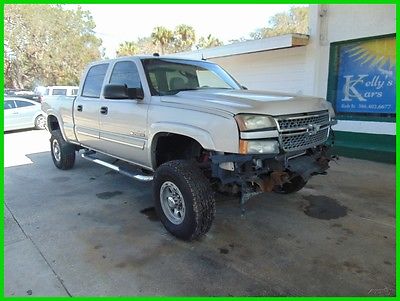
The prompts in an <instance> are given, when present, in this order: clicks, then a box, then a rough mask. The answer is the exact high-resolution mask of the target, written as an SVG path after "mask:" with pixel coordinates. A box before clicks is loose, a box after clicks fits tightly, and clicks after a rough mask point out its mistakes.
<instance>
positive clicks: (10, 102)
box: [4, 100, 15, 110]
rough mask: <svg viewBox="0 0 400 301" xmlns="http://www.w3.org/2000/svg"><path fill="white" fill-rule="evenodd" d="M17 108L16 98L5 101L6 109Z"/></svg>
mask: <svg viewBox="0 0 400 301" xmlns="http://www.w3.org/2000/svg"><path fill="white" fill-rule="evenodd" d="M9 109H15V103H14V100H6V101H5V102H4V110H9Z"/></svg>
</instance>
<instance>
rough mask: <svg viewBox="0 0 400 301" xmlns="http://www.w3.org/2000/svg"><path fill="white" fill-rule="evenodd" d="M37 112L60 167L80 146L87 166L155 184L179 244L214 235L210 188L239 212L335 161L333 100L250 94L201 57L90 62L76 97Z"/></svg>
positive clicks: (292, 188)
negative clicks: (234, 202)
mask: <svg viewBox="0 0 400 301" xmlns="http://www.w3.org/2000/svg"><path fill="white" fill-rule="evenodd" d="M42 109H43V111H44V112H45V113H46V114H47V116H48V119H47V125H48V130H49V131H50V133H51V139H50V144H51V155H52V159H53V162H54V164H55V165H56V167H58V168H60V169H70V168H72V167H73V165H74V162H75V154H76V152H79V151H80V150H81V149H83V150H84V151H83V152H82V154H81V156H82V157H83V158H85V159H87V160H90V161H93V162H94V163H98V164H101V165H103V166H105V167H108V168H111V169H114V170H116V171H118V172H120V173H122V174H125V175H127V176H130V177H132V178H135V179H137V180H140V181H149V182H150V181H152V184H153V191H154V202H155V208H156V211H157V213H158V215H159V217H160V220H161V222H162V223H163V224H164V226H165V227H166V229H167V230H168V231H169V232H171V233H172V234H173V235H175V236H176V237H178V238H181V239H184V240H193V239H196V238H198V237H200V236H201V235H203V234H205V233H206V232H207V231H208V230H209V229H210V227H211V224H212V221H213V219H214V215H215V198H214V191H215V190H219V191H225V192H229V193H236V194H238V195H240V197H239V199H240V200H239V203H240V205H241V208H242V209H243V208H244V203H245V202H246V201H247V200H248V199H249V197H251V196H252V195H254V194H255V193H260V192H276V193H293V192H296V191H298V190H300V189H301V188H303V187H304V185H306V183H307V180H308V179H309V178H310V177H311V176H313V175H317V174H324V173H326V170H327V169H328V168H329V165H328V164H329V161H330V160H331V158H332V156H331V155H330V154H329V151H328V150H329V146H328V144H329V143H328V140H329V141H330V137H331V136H332V135H331V133H332V131H331V125H332V124H334V123H335V115H334V111H333V109H332V106H331V105H330V103H328V102H327V101H325V100H324V99H320V98H314V97H306V96H298V95H297V96H296V95H289V94H282V93H270V92H260V91H249V90H247V89H246V88H245V87H243V86H241V85H240V84H239V83H238V82H237V81H236V80H235V79H234V78H232V76H230V75H229V74H228V73H227V72H226V71H224V70H223V69H222V68H221V67H219V66H218V65H216V64H214V63H211V62H207V61H204V60H199V61H198V60H187V59H177V58H168V57H160V56H158V55H154V56H133V57H125V58H118V59H113V60H106V61H100V62H95V63H93V64H91V65H90V66H88V68H87V69H86V71H85V73H84V75H83V78H82V80H81V85H80V87H79V92H78V96H76V97H53V98H52V97H49V98H46V99H45V101H44V102H43V104H42ZM98 153H99V154H102V155H101V156H100V157H105V156H104V155H106V156H110V157H112V158H115V159H119V160H117V161H120V162H122V163H124V164H125V167H124V166H121V165H118V164H117V163H110V162H108V161H110V160H108V161H107V160H106V159H101V158H99V156H98V155H96V154H98ZM132 166H135V167H136V169H133V168H130V167H132Z"/></svg>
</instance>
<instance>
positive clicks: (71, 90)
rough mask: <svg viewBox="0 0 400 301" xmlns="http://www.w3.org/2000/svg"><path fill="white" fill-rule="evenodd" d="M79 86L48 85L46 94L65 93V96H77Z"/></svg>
mask: <svg viewBox="0 0 400 301" xmlns="http://www.w3.org/2000/svg"><path fill="white" fill-rule="evenodd" d="M78 89H79V87H77V86H49V87H46V91H45V93H44V95H45V96H47V95H48V96H51V95H63V96H76V95H77V94H78Z"/></svg>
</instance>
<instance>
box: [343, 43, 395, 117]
mask: <svg viewBox="0 0 400 301" xmlns="http://www.w3.org/2000/svg"><path fill="white" fill-rule="evenodd" d="M339 55H340V57H339V73H338V89H337V96H336V112H339V113H340V112H346V113H396V39H395V38H394V37H389V38H380V39H373V40H368V41H363V42H358V43H352V44H348V45H346V46H342V47H341V48H340V52H339Z"/></svg>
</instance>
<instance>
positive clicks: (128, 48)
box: [116, 41, 139, 56]
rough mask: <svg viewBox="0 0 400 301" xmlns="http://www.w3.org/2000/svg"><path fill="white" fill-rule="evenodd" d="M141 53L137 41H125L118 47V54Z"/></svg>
mask: <svg viewBox="0 0 400 301" xmlns="http://www.w3.org/2000/svg"><path fill="white" fill-rule="evenodd" d="M138 53H139V47H138V45H137V43H136V42H128V41H125V42H123V43H121V44H119V47H118V49H117V53H116V54H117V56H129V55H134V54H138Z"/></svg>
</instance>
